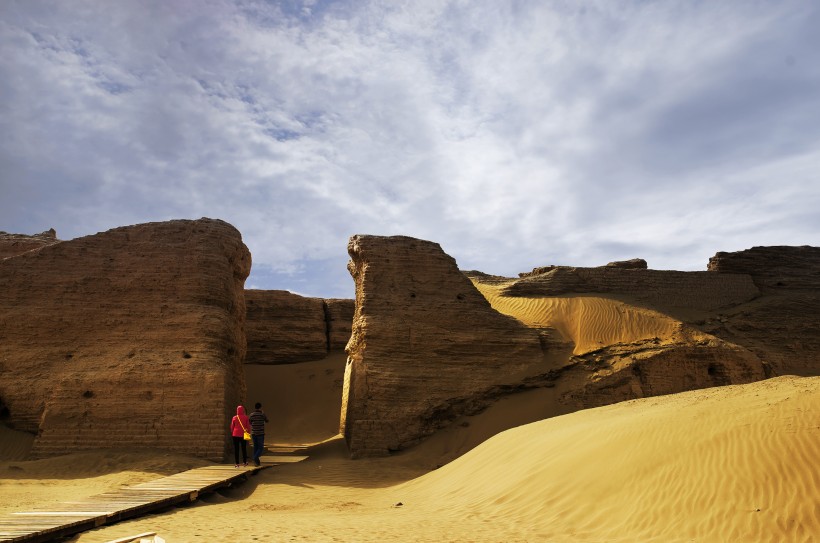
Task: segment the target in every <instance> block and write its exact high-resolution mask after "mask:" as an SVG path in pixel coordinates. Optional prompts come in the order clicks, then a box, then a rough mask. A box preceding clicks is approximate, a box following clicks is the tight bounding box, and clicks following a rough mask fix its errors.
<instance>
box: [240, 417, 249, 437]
mask: <svg viewBox="0 0 820 543" xmlns="http://www.w3.org/2000/svg"><path fill="white" fill-rule="evenodd" d="M236 420H237V421H238V422H239V426H241V427H242V431H243V432H245V433H244V435H243V436H242V437H244V438H245V441H250V440H251V434H250V432H248V430H247V429H245V425H244V424H242V419H240V418H239V417H236Z"/></svg>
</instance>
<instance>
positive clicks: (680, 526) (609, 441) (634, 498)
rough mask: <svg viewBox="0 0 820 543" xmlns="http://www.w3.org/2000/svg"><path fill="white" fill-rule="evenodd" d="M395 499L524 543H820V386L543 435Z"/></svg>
mask: <svg viewBox="0 0 820 543" xmlns="http://www.w3.org/2000/svg"><path fill="white" fill-rule="evenodd" d="M395 495H397V496H399V495H400V496H403V497H404V499H406V500H407V501H408V502H409V503H417V502H418V503H427V502H435V503H436V508H440V509H443V510H445V511H452V512H455V511H461V512H464V513H465V514H467V513H469V514H477V515H480V516H482V517H483V518H484V519H486V520H487V521H488V522H493V521H497V522H498V523H499V524H500V525H512V526H515V527H518V528H519V529H522V531H523V532H524V533H523V534H521V536H522V537H523V538H524V539H527V537H532V538H535V539H541V540H564V539H566V540H576V539H586V538H588V539H590V540H594V541H600V540H604V541H690V540H697V541H811V540H814V539H815V538H817V537H818V536H820V379H818V378H806V379H802V378H795V377H781V378H776V379H773V380H769V381H764V382H760V383H754V384H751V385H742V386H730V387H722V388H714V389H706V390H698V391H692V392H687V393H683V394H677V395H672V396H666V397H659V398H652V399H646V400H635V401H630V402H624V403H621V404H617V405H613V406H608V407H603V408H598V409H593V410H586V411H582V412H577V413H573V414H570V415H565V416H562V417H557V418H554V419H550V420H545V421H541V422H538V423H534V424H530V425H527V426H524V427H520V428H516V429H512V430H509V431H507V432H504V433H502V434H500V435H498V436H496V437H494V438H493V439H491V440H489V441H488V442H487V443H485V444H483V445H481V446H480V447H478V448H476V449H475V450H473V451H471V452H470V453H467V454H466V455H465V456H463V457H462V458H460V459H458V460H456V461H454V462H453V463H451V464H449V465H447V466H444V467H442V468H441V469H439V470H437V471H435V472H433V473H430V474H429V475H426V476H423V477H421V478H419V479H417V480H415V481H412V482H410V483H407V484H405V485H403V486H402V487H399V488H397V489H396V494H395ZM525 527H526V528H525Z"/></svg>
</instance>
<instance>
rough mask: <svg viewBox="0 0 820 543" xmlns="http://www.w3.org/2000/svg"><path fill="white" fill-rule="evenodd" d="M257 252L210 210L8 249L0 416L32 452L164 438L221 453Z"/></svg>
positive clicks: (161, 442) (0, 326)
mask: <svg viewBox="0 0 820 543" xmlns="http://www.w3.org/2000/svg"><path fill="white" fill-rule="evenodd" d="M249 271H250V253H249V252H248V249H247V248H246V247H245V245H244V244H243V243H242V238H241V235H240V234H239V232H238V231H237V230H236V229H235V228H233V227H232V226H231V225H229V224H227V223H225V222H222V221H218V220H211V219H200V220H196V221H187V220H185V221H182V220H180V221H170V222H164V223H151V224H142V225H136V226H128V227H122V228H116V229H114V230H109V231H107V232H103V233H100V234H96V235H93V236H87V237H83V238H78V239H75V240H70V241H64V242H61V243H59V244H55V245H50V246H45V247H42V248H41V249H39V250H37V251H32V252H28V253H25V254H22V255H19V256H15V257H11V258H7V259H5V260H2V261H0V400H2V403H3V404H4V405H5V407H6V410H7V413H6V414H5V417H6V420H5V421H4V422H6V423H8V424H11V425H12V426H13V427H15V428H17V429H20V430H24V431H28V432H32V433H35V434H37V438H36V440H35V444H34V449H33V451H32V454H33V455H34V456H47V455H52V454H59V453H67V452H73V451H80V450H86V449H98V448H107V447H127V448H130V449H135V448H137V449H138V448H162V449H166V450H172V451H177V452H183V453H193V454H197V455H200V456H203V457H206V458H210V459H214V460H221V459H222V458H223V457H224V453H225V451H226V447H227V444H228V442H229V437H228V435H227V434H228V432H227V428H228V420H229V418H230V416H231V415H232V414H233V413H234V412H235V408H236V405H237V404H238V403H240V402H242V401H244V395H245V388H244V387H245V385H244V375H243V371H242V366H241V362H242V360H243V358H244V354H245V335H244V329H243V326H244V319H245V303H244V289H243V287H244V281H245V278H246V277H247V275H248V273H249Z"/></svg>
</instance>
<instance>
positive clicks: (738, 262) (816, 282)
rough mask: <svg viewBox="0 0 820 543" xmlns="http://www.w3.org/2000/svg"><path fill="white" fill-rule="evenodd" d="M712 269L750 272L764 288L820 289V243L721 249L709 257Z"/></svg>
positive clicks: (765, 289)
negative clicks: (731, 250) (740, 249)
mask: <svg viewBox="0 0 820 543" xmlns="http://www.w3.org/2000/svg"><path fill="white" fill-rule="evenodd" d="M707 269H708V270H709V271H714V272H718V273H743V274H747V275H750V276H751V277H752V279H753V280H754V282H755V284H756V285H757V286H758V288H760V289H761V290H764V291H769V290H770V289H793V290H803V289H809V290H817V289H820V247H810V246H808V245H804V246H802V247H788V246H775V247H752V248H751V249H747V250H745V251H738V252H735V253H726V252H719V253H716V254H715V256H713V257H712V258H710V259H709V265H708V267H707Z"/></svg>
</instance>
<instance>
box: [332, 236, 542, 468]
mask: <svg viewBox="0 0 820 543" xmlns="http://www.w3.org/2000/svg"><path fill="white" fill-rule="evenodd" d="M348 252H349V254H350V257H351V261H350V263H349V265H348V269H349V270H350V272H351V275H352V276H353V279H354V281H355V283H356V310H355V315H354V319H353V332H352V336H351V339H350V343H349V344H348V354H349V358H348V365H347V368H346V371H345V386H344V395H343V398H342V421H341V426H342V431H343V433H344V435H345V438H346V439H347V442H348V446H349V447H350V449H351V452H352V454H353V455H354V456H363V455H373V454H385V453H387V452H388V451H389V450H394V449H399V448H402V447H405V446H408V445H411V444H413V443H416V442H417V441H418V440H419V439H420V438H422V437H424V436H426V435H428V434H430V433H432V432H433V431H435V430H436V429H437V428H439V427H441V426H442V425H444V424H446V423H447V422H449V421H450V420H452V419H453V418H455V417H457V416H459V415H460V414H463V413H465V412H468V411H469V410H470V409H474V408H475V405H474V404H473V402H471V400H472V399H476V400H478V401H480V400H481V398H482V397H484V396H485V395H486V394H487V392H488V391H489V390H491V389H493V387H496V386H498V385H505V384H514V383H518V382H520V380H521V379H523V378H524V376H525V375H529V374H532V373H533V372H538V371H542V370H543V369H544V368H543V366H542V364H543V358H542V350H541V346H540V341H539V334H538V333H537V331H535V330H533V329H529V328H527V327H525V326H524V325H522V324H521V323H520V322H518V321H517V320H515V319H513V318H511V317H507V316H505V315H501V314H500V313H498V312H496V311H495V310H493V309H492V308H491V307H490V305H489V303H488V302H487V300H486V299H485V298H484V297H483V296H482V295H481V294H480V293H479V292H478V291H477V290H476V288H475V287H474V286H473V284H472V283H471V282H470V281H469V279H467V277H466V276H464V274H462V273H461V272H460V271H459V270H458V267H457V266H456V262H455V260H453V258H451V257H450V256H448V255H447V254H445V253H444V251H442V249H441V247H440V246H439V245H438V244H436V243H432V242H429V241H422V240H418V239H414V238H409V237H403V236H396V237H380V236H353V237H351V238H350V242H349V244H348Z"/></svg>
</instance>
